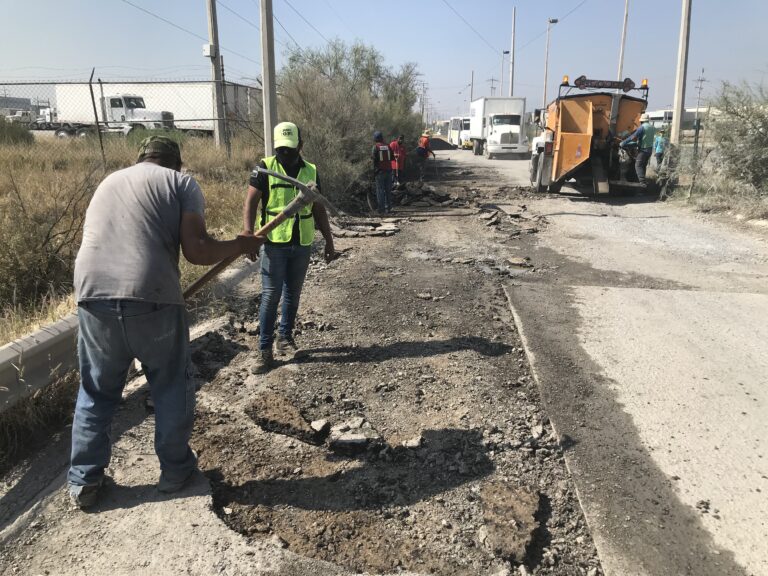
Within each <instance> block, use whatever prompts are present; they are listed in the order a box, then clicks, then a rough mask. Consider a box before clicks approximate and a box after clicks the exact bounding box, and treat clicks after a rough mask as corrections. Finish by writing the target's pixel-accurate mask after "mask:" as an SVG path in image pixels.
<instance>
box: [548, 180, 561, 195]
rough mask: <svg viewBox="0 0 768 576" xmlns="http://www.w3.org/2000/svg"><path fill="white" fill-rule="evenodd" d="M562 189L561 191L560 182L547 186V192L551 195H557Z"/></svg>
mask: <svg viewBox="0 0 768 576" xmlns="http://www.w3.org/2000/svg"><path fill="white" fill-rule="evenodd" d="M562 189H563V183H562V182H555V183H554V184H550V185H549V192H551V193H552V194H558V193H559V192H560V190H562Z"/></svg>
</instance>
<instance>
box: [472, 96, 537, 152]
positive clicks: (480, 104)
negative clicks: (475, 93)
mask: <svg viewBox="0 0 768 576" xmlns="http://www.w3.org/2000/svg"><path fill="white" fill-rule="evenodd" d="M524 124H525V98H478V99H477V100H473V101H472V102H471V103H470V105H469V137H470V139H471V140H472V151H473V152H474V154H475V155H476V156H479V155H480V154H484V155H485V157H486V158H489V159H490V158H493V157H494V156H496V155H498V154H527V153H528V136H527V134H526V130H525V126H524Z"/></svg>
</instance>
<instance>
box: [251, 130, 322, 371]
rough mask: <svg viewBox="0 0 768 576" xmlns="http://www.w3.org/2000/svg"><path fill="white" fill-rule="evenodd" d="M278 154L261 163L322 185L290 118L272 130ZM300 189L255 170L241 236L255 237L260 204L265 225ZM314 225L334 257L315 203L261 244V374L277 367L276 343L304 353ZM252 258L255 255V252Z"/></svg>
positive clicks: (286, 351)
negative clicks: (301, 328) (299, 340)
mask: <svg viewBox="0 0 768 576" xmlns="http://www.w3.org/2000/svg"><path fill="white" fill-rule="evenodd" d="M273 141H274V146H275V155H274V156H269V157H267V158H264V159H263V160H262V161H261V164H260V166H261V167H262V168H266V169H267V170H271V171H273V172H278V173H280V174H286V175H287V176H290V177H292V178H296V179H297V180H299V181H300V182H304V183H308V182H316V183H317V185H318V186H319V185H320V181H319V178H318V175H317V168H316V167H315V165H314V164H311V163H309V162H307V161H306V160H304V159H303V158H302V156H301V148H302V140H301V134H300V132H299V128H298V127H297V126H296V124H293V123H292V122H282V123H280V124H278V125H277V126H275V129H274V138H273ZM297 194H298V190H297V189H296V188H294V187H293V186H292V185H291V184H289V183H288V182H286V181H285V180H281V179H279V178H275V177H273V176H267V175H266V174H263V173H259V172H257V171H255V170H254V171H253V173H251V178H250V181H249V186H248V194H247V196H246V199H245V205H244V207H243V225H244V232H243V234H246V235H247V234H250V235H253V233H254V222H255V220H256V211H257V209H258V206H259V203H261V220H260V224H261V226H264V225H265V224H267V223H268V222H269V221H270V220H272V219H273V218H275V217H276V216H277V215H278V214H280V212H282V211H283V209H285V207H286V206H288V204H290V202H291V201H292V200H293V199H294V198H295V197H296V195H297ZM315 225H317V227H318V228H319V229H320V232H321V233H322V235H323V238H324V239H325V259H326V261H331V260H332V259H333V258H335V256H336V251H335V250H334V247H333V235H332V234H331V226H330V223H329V222H328V213H327V212H326V211H325V207H324V206H323V204H321V203H319V202H316V203H313V204H310V205H308V206H305V207H304V208H302V209H301V210H300V211H299V213H298V214H296V216H295V217H293V218H291V219H289V220H286V221H285V222H283V223H282V224H280V225H279V226H277V227H276V228H275V229H274V230H273V231H272V232H270V233H269V234H268V235H267V240H266V243H265V244H264V246H262V248H261V307H260V308H259V354H258V356H257V358H256V364H255V365H254V366H253V367H252V368H251V371H252V372H253V373H254V374H263V373H265V372H268V371H269V370H271V369H272V368H273V367H274V366H275V360H274V355H273V352H272V344H273V342H274V344H275V348H276V351H277V353H278V354H281V355H285V354H292V355H293V356H294V358H295V357H297V355H298V354H299V353H300V351H299V349H298V347H297V345H296V342H295V341H294V339H293V328H294V324H295V322H296V313H297V311H298V309H299V298H300V296H301V288H302V286H303V285H304V277H305V276H306V274H307V268H308V267H309V257H310V254H311V252H312V242H313V240H314V238H315ZM251 258H252V259H253V260H255V259H256V255H255V254H254V255H251ZM281 295H282V299H283V306H282V310H281V315H280V326H279V327H278V337H277V341H276V342H275V340H274V328H275V321H276V320H277V307H278V304H279V303H280V297H281Z"/></svg>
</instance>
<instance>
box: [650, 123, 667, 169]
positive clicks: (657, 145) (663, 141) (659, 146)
mask: <svg viewBox="0 0 768 576" xmlns="http://www.w3.org/2000/svg"><path fill="white" fill-rule="evenodd" d="M666 148H667V138H666V130H665V129H664V128H662V129H661V130H659V132H658V133H657V134H656V138H654V139H653V155H654V156H655V157H656V170H658V169H659V168H661V163H662V161H663V160H664V151H665V150H666Z"/></svg>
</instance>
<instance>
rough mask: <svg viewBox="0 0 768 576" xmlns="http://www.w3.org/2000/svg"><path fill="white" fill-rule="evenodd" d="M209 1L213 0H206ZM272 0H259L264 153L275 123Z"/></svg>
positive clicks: (269, 147) (269, 151)
mask: <svg viewBox="0 0 768 576" xmlns="http://www.w3.org/2000/svg"><path fill="white" fill-rule="evenodd" d="M208 1H209V2H211V1H213V0H208ZM273 23H274V22H273V19H272V0H261V88H262V98H263V102H264V155H265V156H270V155H271V154H272V152H273V140H272V130H273V128H274V127H275V124H277V89H276V88H275V32H274V29H273Z"/></svg>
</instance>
